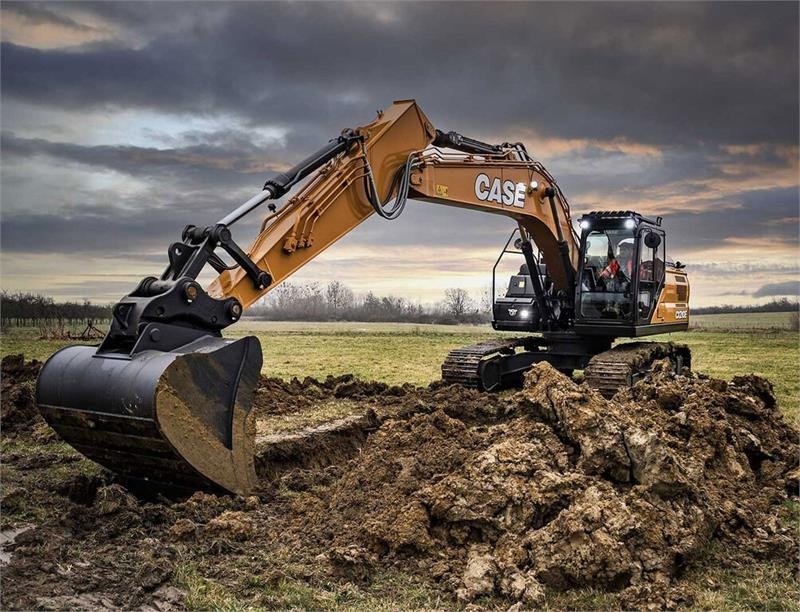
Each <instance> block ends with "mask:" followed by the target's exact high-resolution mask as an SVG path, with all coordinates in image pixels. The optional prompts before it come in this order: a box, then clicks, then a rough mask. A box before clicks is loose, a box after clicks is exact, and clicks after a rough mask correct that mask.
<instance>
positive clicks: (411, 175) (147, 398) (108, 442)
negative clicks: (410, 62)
mask: <svg viewBox="0 0 800 612" xmlns="http://www.w3.org/2000/svg"><path fill="white" fill-rule="evenodd" d="M431 145H433V147H431ZM448 150H449V151H451V152H447V151H448ZM452 151H455V152H452ZM304 180H305V181H306V182H305V183H304V184H303V185H302V186H301V187H300V188H299V190H298V191H297V193H296V194H295V195H293V196H292V197H290V198H289V199H288V201H286V202H285V203H284V204H283V205H282V206H281V207H280V208H278V206H277V205H276V200H278V199H279V198H281V197H282V196H284V195H285V194H287V193H288V192H289V191H290V190H291V189H292V188H293V187H294V186H296V185H298V184H300V183H301V182H302V181H304ZM408 198H414V199H417V200H422V201H426V202H431V203H436V204H445V205H450V206H457V207H460V208H465V209H472V210H476V211H479V212H486V213H491V214H500V215H505V216H507V217H510V218H511V219H513V220H514V221H515V222H516V223H518V225H519V228H520V231H521V234H522V237H523V241H522V245H521V246H522V251H523V253H524V254H525V256H526V257H527V258H528V261H529V264H531V265H532V263H533V257H534V255H533V246H532V242H531V240H533V241H534V242H535V244H536V245H537V246H538V248H539V249H540V250H541V252H542V256H543V258H544V260H545V262H546V264H547V266H548V269H549V271H550V274H551V276H552V278H553V280H554V284H555V286H556V288H557V289H558V293H559V296H558V297H557V298H556V299H558V300H560V302H561V307H559V308H556V306H555V305H554V304H553V303H552V301H548V300H552V299H553V297H552V296H550V297H547V296H545V295H544V292H543V291H541V288H540V287H539V288H538V289H537V300H538V301H539V306H540V308H539V313H540V316H541V318H542V327H543V329H549V330H554V329H558V328H559V326H560V325H563V321H562V319H563V318H564V317H565V316H566V317H567V318H568V317H569V310H570V303H571V300H572V296H573V295H574V284H575V273H576V267H577V263H578V241H577V239H576V237H575V235H574V233H573V230H572V222H571V219H570V215H569V208H568V206H567V203H566V200H565V198H564V197H563V195H562V193H561V191H560V189H559V188H558V185H557V184H556V182H555V181H554V180H553V178H552V177H551V176H550V175H549V174H548V173H547V171H546V170H545V169H544V168H543V167H542V166H541V165H540V164H538V163H537V162H535V161H533V160H532V159H531V158H530V157H529V156H528V154H527V152H526V151H525V149H524V147H523V146H522V145H520V144H504V145H490V144H486V143H482V142H479V141H476V140H471V139H469V138H465V137H463V136H460V135H459V134H455V133H452V132H451V133H443V132H440V131H438V130H436V129H434V127H433V126H432V125H431V123H430V121H429V120H428V119H427V117H426V116H425V115H424V114H423V112H422V111H421V110H420V109H419V107H418V106H417V105H416V103H415V102H414V101H413V100H405V101H399V102H395V103H394V104H392V105H391V106H390V107H389V108H388V109H387V110H386V111H384V112H381V113H379V114H378V117H377V119H375V121H373V122H372V123H370V124H368V125H366V126H363V127H361V128H358V129H355V130H345V131H344V132H342V134H341V135H340V136H339V137H337V138H335V139H334V140H332V141H330V142H329V143H328V144H327V145H326V146H325V147H323V148H322V149H320V150H319V151H317V152H316V153H315V154H313V155H312V156H310V157H308V158H306V159H304V160H303V161H301V162H300V163H299V164H297V165H296V166H295V167H294V168H292V169H291V170H289V171H287V172H285V173H283V174H280V175H278V176H276V177H273V178H271V179H269V180H268V181H267V182H266V184H265V185H264V188H263V189H262V191H261V192H259V193H258V194H256V195H255V196H254V197H253V198H251V199H250V200H248V201H247V202H245V203H244V204H243V205H242V206H240V207H239V208H237V209H236V210H234V211H233V212H231V213H230V214H229V215H227V216H226V217H224V218H223V219H221V220H220V221H219V222H217V223H216V224H214V225H210V226H207V227H197V226H191V225H190V226H187V227H186V228H185V230H184V231H183V234H182V237H181V238H182V239H181V241H179V242H175V243H173V244H172V245H171V246H170V248H169V251H168V256H169V265H168V266H167V268H166V269H165V270H164V272H163V273H162V274H161V276H160V277H158V278H157V277H147V278H145V279H143V280H142V281H141V282H140V283H139V285H138V286H137V287H136V289H134V291H132V292H131V293H130V294H128V295H127V296H125V297H124V298H123V299H122V300H120V302H119V303H118V304H116V306H115V307H114V308H113V313H112V314H113V318H112V322H111V327H110V330H109V332H108V334H107V336H106V337H105V338H104V340H103V342H102V343H101V345H100V346H99V347H88V346H70V347H66V348H64V349H62V350H60V351H58V352H57V353H55V354H54V355H53V356H52V357H51V358H50V359H49V360H48V361H47V363H46V364H45V366H44V367H43V368H42V371H41V373H40V376H39V379H38V382H37V392H36V395H37V404H38V406H39V409H40V411H41V412H42V414H43V416H44V417H45V419H46V420H47V421H48V423H50V425H51V426H52V427H53V428H54V429H56V431H57V432H58V433H59V434H60V435H61V436H62V437H63V438H64V439H65V440H66V441H67V442H69V443H70V444H72V446H74V447H75V448H76V449H77V450H79V451H80V452H82V453H83V454H85V455H86V456H88V457H89V458H91V459H93V460H95V461H97V462H98V463H100V464H102V465H105V466H106V467H108V468H110V469H111V470H113V471H115V472H117V473H118V474H120V475H122V476H123V477H124V478H125V479H126V480H128V481H129V482H131V483H133V484H138V485H140V486H143V487H145V488H146V489H148V490H149V489H152V488H153V487H157V488H159V489H165V488H166V489H170V490H173V489H178V490H193V489H195V488H197V487H211V488H217V489H222V490H226V491H231V492H235V493H245V492H248V491H250V490H252V489H253V488H254V487H255V485H256V476H255V469H254V460H253V446H254V442H253V440H254V428H255V423H254V416H253V414H252V412H251V408H252V398H253V395H254V393H255V388H256V386H257V384H258V379H259V376H260V370H261V360H262V357H261V350H260V344H259V342H258V339H257V338H255V337H253V336H248V337H245V338H241V339H238V340H233V339H227V338H223V337H222V334H221V331H222V330H223V329H224V328H225V327H227V326H229V325H231V324H232V323H234V322H236V321H237V320H238V319H239V318H240V317H241V315H242V311H243V309H244V308H247V307H248V306H249V305H251V304H253V303H254V302H255V301H256V300H258V299H259V298H260V297H261V296H263V295H264V294H265V293H267V292H268V291H269V290H270V289H272V288H274V287H275V286H277V285H278V284H279V283H280V282H281V281H283V280H285V279H286V278H288V277H289V276H290V275H291V274H293V273H294V272H295V271H297V270H298V269H299V268H301V267H302V266H303V265H305V264H306V263H308V262H309V261H311V260H312V259H313V258H314V257H316V256H317V255H319V254H320V253H322V251H324V250H325V249H326V248H328V247H329V246H330V245H332V244H333V243H334V242H336V241H337V240H338V239H339V238H341V237H342V236H344V235H345V234H346V233H347V232H349V231H350V230H352V229H354V228H355V227H356V226H358V225H359V224H361V223H362V222H364V221H365V220H366V219H368V218H369V217H370V216H372V215H373V214H378V215H380V216H382V217H385V218H387V219H392V218H395V217H397V216H398V215H399V214H400V213H401V212H402V209H403V206H404V205H405V202H406V200H407V199H408ZM387 202H389V203H387ZM264 204H266V205H267V208H268V209H269V211H270V212H269V214H268V215H267V216H266V218H265V219H264V220H263V223H262V226H261V232H260V233H259V235H258V236H257V238H256V239H255V240H254V242H253V243H252V245H250V247H249V248H248V249H246V250H245V249H242V248H241V247H240V246H239V245H238V244H237V243H236V241H235V240H234V238H233V234H232V231H231V226H233V225H234V224H235V223H236V222H238V221H239V220H240V219H241V218H243V217H244V216H245V215H247V214H249V213H251V212H252V211H254V210H256V209H257V208H259V207H261V206H262V205H264ZM220 250H222V251H224V252H225V253H226V254H227V255H228V256H229V258H230V259H232V260H233V262H234V263H233V265H229V264H228V263H226V261H224V260H223V258H222V257H221V256H220V255H219V251H220ZM206 266H211V267H212V268H214V269H215V270H216V271H217V272H218V273H219V276H218V277H217V279H216V280H214V281H213V282H212V283H211V284H210V286H209V287H208V288H207V289H203V288H202V287H201V286H200V284H199V283H198V282H197V277H198V275H199V274H200V272H201V271H202V270H203V269H204V268H205V267H206ZM532 278H534V279H535V280H537V281H538V279H539V276H538V275H537V274H533V275H532Z"/></svg>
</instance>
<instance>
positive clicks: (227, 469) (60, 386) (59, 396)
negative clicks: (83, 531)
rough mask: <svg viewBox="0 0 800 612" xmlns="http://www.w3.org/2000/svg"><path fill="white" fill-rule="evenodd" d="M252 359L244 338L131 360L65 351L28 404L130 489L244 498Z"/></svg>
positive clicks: (254, 353)
mask: <svg viewBox="0 0 800 612" xmlns="http://www.w3.org/2000/svg"><path fill="white" fill-rule="evenodd" d="M261 359H262V358H261V346H260V344H259V342H258V339H257V338H255V337H253V336H248V337H245V338H241V339H239V340H231V339H225V338H221V337H218V336H211V335H208V336H202V337H200V338H199V339H197V340H194V341H193V342H190V343H188V344H186V345H184V346H181V347H179V348H177V349H174V350H171V351H158V350H144V351H141V352H138V353H135V354H133V355H127V354H114V353H101V352H98V350H97V348H96V347H90V346H69V347H66V348H64V349H61V350H60V351H58V352H57V353H55V354H54V355H53V356H52V357H51V358H50V359H49V360H48V361H47V363H45V365H44V367H43V368H42V371H41V373H40V374H39V379H38V381H37V384H36V400H37V404H38V406H39V410H40V412H41V413H42V415H43V416H44V418H45V420H46V421H47V422H48V423H49V424H50V425H51V426H52V427H53V429H55V430H56V431H57V432H58V434H59V435H60V436H61V437H62V438H63V439H64V440H65V441H66V442H68V443H69V444H70V445H71V446H73V447H74V448H75V449H76V450H78V451H79V452H81V453H82V454H84V455H85V456H86V457H88V458H90V459H92V460H93V461H96V462H97V463H99V464H101V465H103V466H105V467H107V468H108V469H110V470H111V471H113V472H115V473H117V474H119V475H120V476H122V478H123V479H125V480H126V481H128V482H129V483H130V484H132V485H134V486H137V488H140V489H142V490H152V491H159V492H178V493H180V492H188V491H192V490H195V489H198V488H204V489H215V490H224V491H229V492H232V493H238V494H245V493H248V492H249V491H251V490H252V489H253V488H254V486H255V484H256V475H255V468H254V457H253V446H254V439H255V418H254V415H253V414H252V413H251V407H252V400H253V395H254V393H255V389H256V385H257V384H258V380H259V374H260V371H261Z"/></svg>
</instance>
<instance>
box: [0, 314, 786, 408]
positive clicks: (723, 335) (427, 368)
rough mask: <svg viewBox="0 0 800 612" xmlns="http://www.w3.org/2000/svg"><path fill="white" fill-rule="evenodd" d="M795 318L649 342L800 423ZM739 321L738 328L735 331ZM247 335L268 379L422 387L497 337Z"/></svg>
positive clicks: (28, 341)
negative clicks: (767, 399)
mask: <svg viewBox="0 0 800 612" xmlns="http://www.w3.org/2000/svg"><path fill="white" fill-rule="evenodd" d="M790 316H791V313H764V314H759V313H752V314H744V315H701V316H698V317H696V319H698V321H695V324H696V325H697V326H698V327H697V328H694V329H692V330H690V331H688V332H683V333H677V334H664V335H663V336H653V337H652V338H651V339H654V340H673V341H676V342H684V343H686V344H688V345H689V346H690V347H691V349H692V355H693V367H694V369H695V370H696V371H698V372H703V373H706V374H708V375H710V376H715V377H718V378H723V379H730V378H731V377H733V376H735V375H737V374H750V373H752V374H758V375H760V376H765V377H767V378H769V379H770V380H771V381H772V382H773V384H774V385H775V390H776V392H777V395H778V401H779V403H780V405H781V407H782V408H783V410H784V411H785V412H786V414H787V415H788V416H789V418H791V419H792V420H793V421H794V422H795V423H800V343H799V342H798V333H797V332H795V331H791V330H789V329H788V325H789V319H790ZM731 317H733V318H731ZM734 324H738V325H740V327H739V328H734V327H732V326H733V325H734ZM725 325H727V326H728V327H727V328H726V327H725ZM701 326H702V327H701ZM250 334H252V335H255V336H257V337H258V338H259V340H260V341H261V346H262V349H263V353H264V366H263V370H262V371H263V373H264V374H266V375H268V376H278V377H281V378H291V377H294V376H297V377H299V378H302V377H304V376H314V377H317V378H319V377H325V376H327V375H328V374H333V375H337V374H348V373H349V374H354V375H356V376H358V377H359V378H363V379H367V380H380V381H384V382H387V383H392V384H399V383H403V382H410V383H413V384H417V385H426V384H428V383H430V382H432V381H434V380H437V379H438V378H439V376H440V370H439V368H440V365H441V363H442V360H443V359H444V358H445V356H446V355H447V353H448V351H450V350H451V349H452V348H454V347H457V346H461V345H464V344H470V343H472V342H477V341H479V340H482V339H486V338H490V337H493V336H496V332H493V331H492V330H491V329H489V328H488V327H486V326H482V325H481V326H478V325H462V326H451V325H417V324H406V323H350V322H348V323H299V322H266V321H253V320H248V319H245V320H243V321H241V322H240V323H239V324H237V325H235V326H233V327H231V328H229V329H228V330H227V331H226V335H229V336H232V337H241V336H245V335H250ZM512 335H513V334H512ZM66 344H70V342H69V341H61V340H39V339H38V337H37V333H36V330H33V329H21V328H11V329H9V330H7V331H6V332H4V333H3V335H2V341H0V353H2V354H3V355H7V354H12V353H24V354H25V355H26V356H28V357H32V358H36V359H45V358H47V356H48V355H50V354H51V353H52V352H53V351H55V350H56V349H58V348H60V347H61V346H64V345H66Z"/></svg>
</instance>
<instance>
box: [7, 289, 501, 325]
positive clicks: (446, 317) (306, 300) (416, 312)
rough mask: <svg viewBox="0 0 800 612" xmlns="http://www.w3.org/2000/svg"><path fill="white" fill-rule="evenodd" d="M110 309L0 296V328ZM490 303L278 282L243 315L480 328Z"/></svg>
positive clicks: (95, 317) (459, 294)
mask: <svg viewBox="0 0 800 612" xmlns="http://www.w3.org/2000/svg"><path fill="white" fill-rule="evenodd" d="M111 308H112V306H111V305H110V304H105V305H100V304H93V303H92V302H90V301H88V300H84V301H82V302H56V301H55V300H54V299H53V298H51V297H48V296H45V295H41V294H36V293H9V292H7V291H2V292H0V318H1V319H2V326H3V327H9V326H15V327H38V328H40V329H44V328H48V327H56V328H58V329H63V328H65V327H68V326H75V325H80V324H86V322H87V321H88V320H92V321H94V322H95V323H99V322H105V321H109V320H110V319H111ZM490 311H491V304H489V303H488V301H487V300H486V299H484V300H482V301H481V303H480V304H479V303H478V302H476V300H474V299H473V298H472V297H471V296H470V295H469V293H468V292H467V291H466V290H465V289H460V288H454V289H448V290H446V291H445V292H444V295H443V298H442V300H441V301H440V302H439V303H437V304H434V305H428V306H426V305H423V304H420V303H418V302H415V301H413V300H409V299H407V298H403V297H397V296H391V295H389V296H378V295H376V294H375V293H373V292H372V291H370V292H368V293H367V294H366V295H363V296H357V295H356V294H355V293H354V292H353V290H352V289H350V288H349V287H348V286H347V285H345V284H344V283H341V282H339V281H331V282H330V283H328V284H327V285H324V286H323V285H320V284H319V283H306V284H295V283H282V284H281V285H278V286H277V287H276V288H275V289H273V290H272V291H271V292H270V293H269V294H268V295H267V297H265V298H264V299H263V300H262V301H261V303H260V304H258V305H254V306H251V307H250V308H249V309H248V310H247V311H246V315H247V316H248V317H251V318H255V319H262V320H267V321H376V322H407V323H443V324H459V323H483V322H486V321H488V320H489V318H490Z"/></svg>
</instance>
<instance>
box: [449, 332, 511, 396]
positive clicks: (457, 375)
mask: <svg viewBox="0 0 800 612" xmlns="http://www.w3.org/2000/svg"><path fill="white" fill-rule="evenodd" d="M525 341H526V339H525V338H508V339H505V340H486V341H485V342H479V343H477V344H471V345H469V346H462V347H460V348H457V349H453V350H452V351H450V353H449V354H448V355H447V358H446V359H445V360H444V362H443V363H442V380H444V381H445V382H447V383H451V384H459V385H464V386H465V387H473V388H476V389H478V388H481V384H480V383H481V379H480V371H479V365H480V362H481V361H483V360H484V359H486V358H487V357H489V356H490V355H494V354H503V353H505V354H511V353H513V352H514V349H515V348H516V347H518V346H522V345H523V344H525Z"/></svg>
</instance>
